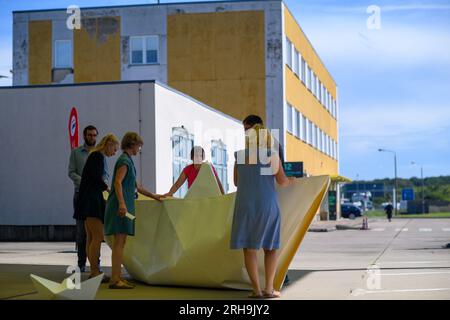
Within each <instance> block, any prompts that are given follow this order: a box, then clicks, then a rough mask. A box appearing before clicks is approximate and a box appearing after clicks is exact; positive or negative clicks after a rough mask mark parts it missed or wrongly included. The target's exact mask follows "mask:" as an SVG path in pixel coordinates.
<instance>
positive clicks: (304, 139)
mask: <svg viewBox="0 0 450 320" xmlns="http://www.w3.org/2000/svg"><path fill="white" fill-rule="evenodd" d="M306 129H307V119H306V117H305V116H303V115H302V140H303V141H304V142H306V135H307V134H306V131H307V130H306Z"/></svg>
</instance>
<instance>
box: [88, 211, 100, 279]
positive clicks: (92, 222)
mask: <svg viewBox="0 0 450 320" xmlns="http://www.w3.org/2000/svg"><path fill="white" fill-rule="evenodd" d="M86 225H88V226H89V230H90V238H91V239H90V243H89V249H88V254H89V256H88V258H89V263H90V264H91V276H97V275H99V274H100V269H99V265H98V261H99V257H100V248H101V245H102V240H103V224H102V222H101V221H100V220H99V219H97V218H87V219H86Z"/></svg>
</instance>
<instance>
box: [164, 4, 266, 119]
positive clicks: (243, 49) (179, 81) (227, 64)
mask: <svg viewBox="0 0 450 320" xmlns="http://www.w3.org/2000/svg"><path fill="white" fill-rule="evenodd" d="M264 30H265V28H264V12H263V11H236V12H215V13H198V14H175V15H170V16H169V17H168V22H167V39H168V46H167V48H168V53H167V56H168V83H169V85H170V86H172V87H174V88H176V89H178V90H180V91H182V92H184V93H186V94H188V95H190V96H192V97H194V98H196V99H198V100H200V101H202V102H204V103H206V104H208V105H211V106H212V107H214V108H216V109H218V110H220V111H222V112H224V113H226V114H228V115H230V116H232V117H235V118H237V119H243V118H244V117H245V116H247V115H248V114H249V113H256V114H258V115H261V116H262V117H263V118H265V113H266V111H265V36H264ZM177 42H178V43H177ZM187 82H191V85H187Z"/></svg>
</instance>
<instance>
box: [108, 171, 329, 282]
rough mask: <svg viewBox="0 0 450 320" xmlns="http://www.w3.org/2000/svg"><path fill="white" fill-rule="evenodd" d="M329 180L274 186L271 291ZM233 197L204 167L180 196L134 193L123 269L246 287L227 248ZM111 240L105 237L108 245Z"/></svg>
mask: <svg viewBox="0 0 450 320" xmlns="http://www.w3.org/2000/svg"><path fill="white" fill-rule="evenodd" d="M329 183H330V178H329V177H328V176H317V177H310V178H301V179H297V180H296V182H295V183H294V184H293V185H291V186H289V187H287V188H278V194H279V204H280V211H281V222H282V224H281V248H280V250H278V255H279V263H278V268H277V272H276V276H275V288H276V289H281V286H282V284H283V280H284V277H285V275H286V273H287V270H288V267H289V264H290V262H291V261H292V259H293V257H294V255H295V253H296V251H297V249H298V248H299V246H300V243H301V241H302V239H303V237H304V236H305V233H306V232H307V229H308V227H309V225H310V224H311V221H312V219H313V218H314V216H315V214H316V212H317V210H318V209H319V207H320V204H321V202H322V200H323V198H324V196H325V194H326V192H327V189H328V186H329ZM234 201H235V193H231V194H227V195H221V194H220V191H219V188H218V186H217V183H216V181H215V178H214V175H213V173H212V170H211V167H210V165H203V166H202V168H201V170H200V172H199V174H198V177H197V179H196V180H195V181H194V183H193V185H192V186H191V188H190V189H189V191H188V194H187V195H186V197H185V198H184V199H176V198H171V199H166V200H164V201H163V202H162V203H160V202H157V201H154V200H150V199H147V198H143V197H141V196H140V199H139V200H136V220H135V223H136V228H135V236H134V237H128V238H127V242H126V246H125V251H124V259H123V265H124V267H125V268H126V270H127V272H128V273H129V274H130V275H131V276H132V277H133V278H134V279H136V280H139V281H142V282H145V283H147V284H150V285H170V286H191V287H209V288H233V289H243V290H250V289H251V285H250V279H249V277H248V275H247V272H246V270H245V266H244V260H243V254H242V250H231V249H230V248H229V243H230V236H231V225H232V219H233V209H234ZM111 240H112V239H111V238H110V237H108V239H107V242H108V243H109V244H110V245H111ZM260 251H261V252H260V253H259V254H260V256H259V270H260V277H261V283H264V264H263V263H264V260H263V253H262V250H260Z"/></svg>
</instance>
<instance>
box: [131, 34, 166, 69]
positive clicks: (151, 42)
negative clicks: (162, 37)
mask: <svg viewBox="0 0 450 320" xmlns="http://www.w3.org/2000/svg"><path fill="white" fill-rule="evenodd" d="M158 49H159V38H158V36H142V37H130V61H131V64H157V63H158V60H159V58H158Z"/></svg>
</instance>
